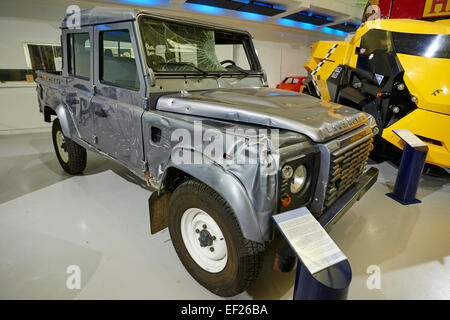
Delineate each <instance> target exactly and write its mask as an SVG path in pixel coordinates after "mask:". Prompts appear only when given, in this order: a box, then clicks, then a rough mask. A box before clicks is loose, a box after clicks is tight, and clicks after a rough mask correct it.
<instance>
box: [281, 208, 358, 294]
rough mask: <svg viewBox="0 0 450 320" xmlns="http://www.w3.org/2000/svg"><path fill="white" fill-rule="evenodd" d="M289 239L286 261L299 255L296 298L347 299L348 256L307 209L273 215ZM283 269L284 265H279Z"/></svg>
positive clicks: (284, 254)
mask: <svg viewBox="0 0 450 320" xmlns="http://www.w3.org/2000/svg"><path fill="white" fill-rule="evenodd" d="M273 220H274V221H275V224H276V225H277V227H278V228H279V230H280V231H281V233H282V235H283V236H284V238H285V239H286V242H287V246H286V247H284V249H288V248H290V249H291V250H292V252H289V250H281V251H280V254H282V259H281V260H283V261H287V260H289V259H285V258H289V257H293V256H294V255H295V256H296V257H297V271H296V272H297V273H296V277H295V286H294V295H293V299H294V300H344V299H346V298H347V294H348V288H349V286H350V282H351V281H352V269H351V267H350V263H349V262H348V259H347V258H346V256H345V255H344V254H343V252H342V251H341V250H340V249H339V248H338V246H337V245H336V244H335V243H334V241H333V240H332V239H331V238H330V236H329V235H328V233H327V232H326V231H325V229H323V227H322V226H321V225H320V223H319V222H318V221H317V220H316V218H315V217H314V216H313V215H312V214H311V212H309V210H308V209H307V208H298V209H294V210H292V211H288V212H285V213H281V214H277V215H274V216H273ZM279 269H280V270H281V269H284V268H283V267H281V268H279Z"/></svg>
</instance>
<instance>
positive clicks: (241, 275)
mask: <svg viewBox="0 0 450 320" xmlns="http://www.w3.org/2000/svg"><path fill="white" fill-rule="evenodd" d="M168 215H169V216H168V225H169V231H170V236H171V239H172V243H173V246H174V248H175V251H176V252H177V255H178V257H179V258H180V260H181V262H182V263H183V265H184V267H185V268H186V269H187V270H188V272H189V273H190V274H191V275H192V277H194V279H195V280H197V281H198V282H199V283H200V284H201V285H202V286H204V287H205V288H207V289H208V290H209V291H211V292H213V293H214V294H217V295H219V296H223V297H230V296H234V295H237V294H239V293H241V292H243V291H245V290H246V289H247V288H248V287H250V285H251V284H252V283H253V281H254V280H255V279H256V278H257V277H258V275H259V273H260V271H261V268H262V265H263V258H264V245H263V244H260V243H257V242H254V241H250V240H248V239H245V238H244V237H243V235H242V231H241V228H240V226H239V223H238V221H237V219H236V216H235V213H234V211H233V209H232V208H231V207H230V206H229V205H228V203H227V202H226V201H225V200H224V199H223V198H222V197H221V196H220V195H219V194H218V193H217V192H215V191H214V190H213V189H211V188H210V187H208V186H206V185H205V184H203V183H201V182H199V181H197V180H188V181H186V182H184V183H182V184H181V185H180V186H179V187H178V188H177V189H176V190H175V191H174V193H173V194H172V196H171V198H170V201H169V209H168Z"/></svg>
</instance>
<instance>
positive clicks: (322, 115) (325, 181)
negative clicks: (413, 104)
mask: <svg viewBox="0 0 450 320" xmlns="http://www.w3.org/2000/svg"><path fill="white" fill-rule="evenodd" d="M77 14H78V15H79V16H78V17H76V18H77V19H74V18H75V17H73V15H68V16H66V18H65V19H64V20H63V22H62V37H61V45H62V52H63V65H64V68H63V71H62V72H38V78H37V79H36V83H37V94H38V100H39V108H40V112H42V113H43V116H44V120H45V121H47V122H51V121H52V119H54V120H53V130H52V133H53V144H54V147H55V152H56V156H57V158H58V160H59V162H60V164H61V166H62V168H63V169H64V170H65V171H66V172H68V173H70V174H79V173H81V172H82V171H83V170H84V169H85V167H86V150H90V151H93V152H97V153H99V154H101V155H103V156H104V157H106V158H108V159H111V160H114V161H116V162H118V163H120V164H122V165H124V166H126V167H127V168H128V169H129V170H131V171H132V172H133V173H134V174H135V175H136V176H137V177H139V178H141V179H142V180H144V181H145V182H146V183H147V184H148V185H149V187H150V188H151V189H152V190H154V192H153V193H152V194H151V197H150V199H149V207H150V215H151V230H152V233H155V232H158V231H159V230H161V229H163V228H165V227H167V226H168V228H169V232H170V236H171V239H172V242H173V245H174V247H175V250H176V252H177V254H178V256H179V258H180V260H181V261H182V263H183V264H184V266H185V267H186V269H187V270H188V271H189V272H190V273H191V275H192V276H193V277H194V278H195V279H196V280H197V281H198V282H199V283H201V284H202V285H203V286H204V287H206V288H207V289H209V290H210V291H212V292H213V293H215V294H217V295H221V296H233V295H236V294H238V293H240V292H242V291H244V290H245V289H246V288H248V286H249V285H250V284H251V283H252V282H253V281H254V280H255V279H256V278H257V277H258V274H259V272H260V269H261V267H262V261H263V257H264V244H265V243H266V242H267V241H270V240H272V239H273V234H274V230H273V225H272V220H271V216H272V215H274V214H277V213H281V212H284V211H289V210H292V209H296V208H300V207H307V208H308V209H309V210H310V212H311V213H312V214H314V215H315V217H316V218H317V220H318V221H319V222H320V223H321V224H322V226H323V227H325V228H329V227H330V226H331V225H332V224H334V223H335V222H336V221H337V219H338V218H339V217H340V216H342V214H343V213H345V211H346V210H347V209H348V208H349V207H350V206H352V204H353V203H354V202H355V201H357V200H359V198H360V197H361V196H362V195H363V194H364V193H365V192H366V191H367V190H368V189H369V188H370V187H371V186H372V185H373V184H374V183H375V181H376V179H377V175H378V170H377V169H375V168H371V169H368V170H367V169H366V164H367V160H368V156H369V153H370V150H371V147H372V140H373V137H374V133H376V130H377V128H376V124H375V121H374V119H373V118H372V117H371V116H370V115H368V114H366V113H363V112H360V111H357V110H355V109H352V108H349V107H345V106H342V105H338V104H334V103H328V102H324V101H320V100H319V99H316V98H314V97H311V96H307V95H302V94H298V93H293V92H290V91H284V90H278V89H271V88H268V85H267V80H266V75H265V73H264V71H263V70H262V68H261V65H260V62H259V60H258V56H257V53H256V51H255V48H254V46H253V42H252V38H251V36H250V35H249V34H248V33H247V32H245V31H241V30H235V29H231V28H228V27H219V26H217V25H211V24H206V23H203V22H199V21H191V20H184V19H180V18H176V17H168V16H161V15H157V14H153V13H151V12H145V11H137V10H135V11H131V12H130V11H125V10H123V9H117V8H102V7H95V8H90V9H85V10H82V11H81V12H79V13H77ZM74 21H75V22H76V21H78V22H79V23H78V25H76V27H74ZM124 201H126V199H124ZM130 205H132V204H131V203H130Z"/></svg>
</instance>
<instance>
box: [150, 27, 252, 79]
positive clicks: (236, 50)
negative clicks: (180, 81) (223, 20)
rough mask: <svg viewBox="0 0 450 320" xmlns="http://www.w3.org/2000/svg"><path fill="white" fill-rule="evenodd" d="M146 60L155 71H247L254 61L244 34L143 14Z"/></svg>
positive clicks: (243, 72)
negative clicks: (173, 21)
mask: <svg viewBox="0 0 450 320" xmlns="http://www.w3.org/2000/svg"><path fill="white" fill-rule="evenodd" d="M141 28H142V36H143V39H144V43H145V53H146V55H147V62H148V64H149V66H150V67H151V68H152V69H153V70H154V71H192V72H198V73H201V74H205V75H207V74H208V73H209V72H231V73H242V74H247V71H251V70H252V69H254V68H252V64H251V62H250V60H249V59H248V56H247V54H246V50H245V47H246V46H247V45H248V43H247V39H246V36H245V35H241V34H231V33H226V32H222V31H217V30H209V29H205V28H199V27H194V26H189V25H182V24H176V23H171V22H165V21H159V20H154V19H151V18H143V19H142V20H141Z"/></svg>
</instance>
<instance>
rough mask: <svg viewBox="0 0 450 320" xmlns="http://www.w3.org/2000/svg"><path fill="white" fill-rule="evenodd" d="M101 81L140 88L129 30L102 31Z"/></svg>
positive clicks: (134, 88)
mask: <svg viewBox="0 0 450 320" xmlns="http://www.w3.org/2000/svg"><path fill="white" fill-rule="evenodd" d="M100 81H101V82H104V83H109V84H111V85H114V86H117V87H122V88H126V89H131V90H139V78H138V72H137V67H136V59H135V56H134V51H133V46H132V43H131V38H130V33H129V31H128V30H113V31H103V32H101V33H100Z"/></svg>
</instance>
